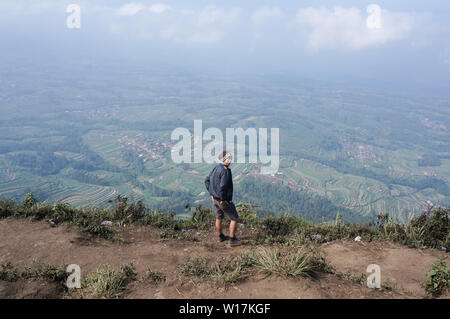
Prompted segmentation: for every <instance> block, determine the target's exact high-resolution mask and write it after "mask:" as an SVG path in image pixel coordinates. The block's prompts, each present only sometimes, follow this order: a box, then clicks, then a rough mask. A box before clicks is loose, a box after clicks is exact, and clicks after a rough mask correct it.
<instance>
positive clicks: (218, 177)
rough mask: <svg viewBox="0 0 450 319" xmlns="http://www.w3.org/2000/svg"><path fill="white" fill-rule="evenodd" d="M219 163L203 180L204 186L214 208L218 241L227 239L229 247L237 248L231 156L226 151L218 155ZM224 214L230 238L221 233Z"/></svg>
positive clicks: (236, 220) (238, 242)
mask: <svg viewBox="0 0 450 319" xmlns="http://www.w3.org/2000/svg"><path fill="white" fill-rule="evenodd" d="M219 160H220V161H221V163H219V164H217V166H216V167H214V169H213V170H212V171H211V173H210V174H209V175H208V176H207V177H206V179H205V186H206V189H207V190H208V192H209V194H210V195H211V199H212V201H213V204H214V207H215V208H216V211H217V212H216V231H217V235H218V236H219V241H220V242H223V241H225V240H227V239H229V241H230V245H231V246H239V245H240V244H241V242H240V240H239V239H237V238H236V236H235V233H236V228H237V222H238V220H239V215H238V212H237V210H236V206H234V203H233V202H232V200H233V177H232V175H231V170H230V168H229V166H230V164H231V161H232V156H231V153H230V152H228V151H223V152H222V153H221V154H220V155H219ZM224 214H227V216H228V217H230V219H231V222H230V237H227V236H225V235H224V234H223V233H222V220H223V217H224Z"/></svg>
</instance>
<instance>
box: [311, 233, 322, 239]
mask: <svg viewBox="0 0 450 319" xmlns="http://www.w3.org/2000/svg"><path fill="white" fill-rule="evenodd" d="M311 239H312V240H321V239H322V235H320V234H314V235H311Z"/></svg>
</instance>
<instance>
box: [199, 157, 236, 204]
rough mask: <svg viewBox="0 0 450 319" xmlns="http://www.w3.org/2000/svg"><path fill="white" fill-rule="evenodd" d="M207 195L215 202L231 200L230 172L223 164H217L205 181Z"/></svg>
mask: <svg viewBox="0 0 450 319" xmlns="http://www.w3.org/2000/svg"><path fill="white" fill-rule="evenodd" d="M205 186H206V189H207V190H208V192H209V194H211V195H212V196H213V197H214V198H215V199H216V200H219V201H222V200H226V201H227V202H231V201H232V200H233V177H232V175H231V170H230V169H229V168H228V166H226V165H225V164H223V163H220V164H218V165H217V166H216V167H214V169H213V170H212V171H211V173H210V174H209V175H208V176H207V177H206V179H205Z"/></svg>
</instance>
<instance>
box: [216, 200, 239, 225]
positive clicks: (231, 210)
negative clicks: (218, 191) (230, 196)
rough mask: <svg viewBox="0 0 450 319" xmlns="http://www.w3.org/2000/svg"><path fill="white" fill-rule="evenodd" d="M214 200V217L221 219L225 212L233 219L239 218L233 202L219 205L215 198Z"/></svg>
mask: <svg viewBox="0 0 450 319" xmlns="http://www.w3.org/2000/svg"><path fill="white" fill-rule="evenodd" d="M213 201H214V207H215V208H216V211H217V212H216V219H219V220H222V219H223V217H224V215H225V214H227V216H228V217H230V219H231V220H233V221H236V222H237V221H238V220H239V214H238V212H237V210H236V206H234V203H233V202H228V204H224V205H221V204H220V203H219V201H217V200H216V199H214V200H213Z"/></svg>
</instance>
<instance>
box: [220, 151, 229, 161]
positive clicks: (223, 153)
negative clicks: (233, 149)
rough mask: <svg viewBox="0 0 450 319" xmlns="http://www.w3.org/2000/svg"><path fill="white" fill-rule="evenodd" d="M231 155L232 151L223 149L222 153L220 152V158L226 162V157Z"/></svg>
mask: <svg viewBox="0 0 450 319" xmlns="http://www.w3.org/2000/svg"><path fill="white" fill-rule="evenodd" d="M230 157H231V153H230V152H228V151H223V152H222V153H220V154H219V160H220V161H221V162H224V161H225V160H226V159H228V158H230Z"/></svg>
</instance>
